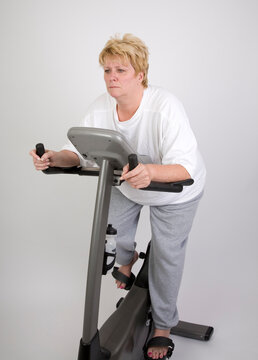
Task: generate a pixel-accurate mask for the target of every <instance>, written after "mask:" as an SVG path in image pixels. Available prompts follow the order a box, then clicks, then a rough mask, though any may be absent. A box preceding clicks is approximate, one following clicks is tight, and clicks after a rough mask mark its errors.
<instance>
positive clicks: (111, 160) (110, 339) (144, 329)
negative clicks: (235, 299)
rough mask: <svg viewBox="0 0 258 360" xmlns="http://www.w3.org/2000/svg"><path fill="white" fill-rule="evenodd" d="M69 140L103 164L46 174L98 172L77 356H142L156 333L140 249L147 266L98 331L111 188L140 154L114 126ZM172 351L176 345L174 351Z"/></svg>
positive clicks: (73, 133) (170, 187)
mask: <svg viewBox="0 0 258 360" xmlns="http://www.w3.org/2000/svg"><path fill="white" fill-rule="evenodd" d="M68 138H69V140H70V141H71V142H72V144H73V145H74V146H75V148H76V149H77V150H78V151H79V153H80V154H81V155H82V157H83V158H84V159H85V160H93V161H94V162H95V163H96V164H97V165H98V166H99V168H84V167H72V168H56V167H52V168H48V169H47V170H43V172H44V173H46V174H61V173H62V174H78V175H81V176H84V175H86V176H98V177H99V179H98V187H97V196H96V203H95V212H94V220H93V226H92V235H91V246H90V253H89V263H88V275H87V286H86V298H85V308H84V323H83V333H82V338H81V340H80V346H79V353H78V360H105V359H110V360H142V359H144V353H143V348H144V346H146V341H147V339H148V337H149V336H150V334H151V325H152V321H151V312H150V305H151V304H150V297H149V292H148V255H149V247H150V246H151V244H149V245H148V249H147V252H146V254H143V253H141V254H140V257H141V258H143V259H144V262H143V265H142V267H141V269H140V271H139V273H138V276H137V277H136V279H135V281H134V283H133V285H132V287H131V289H130V291H128V293H127V295H126V297H125V298H124V299H123V298H122V299H121V300H120V301H119V303H118V304H117V309H116V310H115V311H114V313H113V314H112V315H111V316H110V317H109V318H108V319H107V321H106V322H105V323H104V324H103V326H102V327H101V328H100V330H98V314H99V299H100V289H101V278H102V275H103V274H105V273H106V269H105V264H104V262H103V261H104V258H105V257H104V252H105V238H106V228H107V221H108V210H109V203H110V196H111V189H112V186H120V184H121V182H120V176H121V172H122V169H123V167H124V165H125V164H127V163H128V162H129V168H130V170H132V169H133V168H134V167H135V166H137V164H138V160H139V161H142V162H144V159H142V158H141V156H138V158H137V155H136V154H135V153H134V150H133V149H132V148H131V146H130V145H129V144H128V143H127V141H126V139H125V138H124V136H123V135H122V134H120V133H118V132H116V131H113V130H106V129H98V128H87V127H74V128H71V129H70V130H69V131H68ZM36 151H37V154H38V155H39V156H40V157H41V156H42V155H43V153H44V151H45V150H44V146H43V144H37V145H36ZM192 184H193V180H192V179H188V180H185V181H179V182H173V183H158V182H151V184H150V185H149V186H148V187H147V188H145V189H142V190H143V191H144V190H148V191H166V192H181V191H182V190H183V187H184V186H190V185H192ZM212 333H213V327H211V326H205V325H198V324H192V323H188V322H183V321H179V323H178V325H177V326H176V327H174V328H173V329H172V330H171V334H174V335H179V336H184V337H188V338H193V339H198V340H204V341H207V340H209V339H210V337H211V336H212ZM172 350H173V349H172Z"/></svg>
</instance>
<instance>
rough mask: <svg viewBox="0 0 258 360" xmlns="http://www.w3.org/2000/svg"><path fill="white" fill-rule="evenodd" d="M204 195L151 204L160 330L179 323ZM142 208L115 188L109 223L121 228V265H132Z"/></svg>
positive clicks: (152, 279) (153, 292)
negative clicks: (189, 248) (189, 247)
mask: <svg viewBox="0 0 258 360" xmlns="http://www.w3.org/2000/svg"><path fill="white" fill-rule="evenodd" d="M201 197H202V194H200V195H199V196H197V197H196V198H194V199H193V200H191V201H188V202H185V203H182V204H174V205H164V206H150V223H151V231H152V237H151V250H150V258H149V291H150V297H151V304H152V316H153V321H154V324H155V328H157V329H170V328H172V327H173V326H175V325H177V323H178V320H179V318H178V312H177V306H176V302H177V296H178V291H179V286H180V283H181V278H182V273H183V266H184V259H185V249H186V243H187V239H188V235H189V232H190V230H191V227H192V223H193V219H194V216H195V213H196V210H197V207H198V203H199V200H200V199H201ZM141 209H142V205H139V204H137V203H134V202H133V201H131V200H129V199H128V198H126V197H125V196H124V195H123V194H122V193H121V192H120V191H119V190H118V189H116V188H114V187H113V189H112V195H111V202H110V208H109V220H108V223H111V224H112V225H113V227H115V228H116V229H117V235H118V236H117V259H116V260H117V262H118V264H120V265H127V264H129V263H130V261H131V260H132V258H133V255H134V251H135V241H134V239H135V233H136V229H137V224H138V220H139V216H140V212H141Z"/></svg>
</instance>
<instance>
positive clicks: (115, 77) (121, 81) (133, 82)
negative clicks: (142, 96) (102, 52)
mask: <svg viewBox="0 0 258 360" xmlns="http://www.w3.org/2000/svg"><path fill="white" fill-rule="evenodd" d="M103 68H104V80H105V83H106V87H107V91H108V92H109V94H110V95H111V96H113V97H114V98H115V99H117V100H119V99H122V98H123V97H130V96H134V95H135V93H136V92H137V91H142V89H143V86H142V80H143V73H139V74H137V75H136V74H135V70H134V68H133V67H132V65H131V64H130V63H127V62H124V61H122V60H121V59H120V58H119V57H107V58H106V61H105V63H104V67H103Z"/></svg>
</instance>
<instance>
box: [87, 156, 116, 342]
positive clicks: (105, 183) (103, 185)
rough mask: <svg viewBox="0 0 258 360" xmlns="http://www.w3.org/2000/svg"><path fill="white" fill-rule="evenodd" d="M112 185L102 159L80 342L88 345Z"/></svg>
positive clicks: (110, 172) (95, 315) (92, 330)
mask: <svg viewBox="0 0 258 360" xmlns="http://www.w3.org/2000/svg"><path fill="white" fill-rule="evenodd" d="M112 184H113V168H112V166H111V165H110V163H109V161H108V160H106V159H103V162H102V166H101V169H100V174H99V181H98V189H97V197H96V203H95V212H94V221H93V226H92V234H91V247H90V254H89V265H88V276H87V288H86V299H85V308H84V323H83V335H82V341H83V343H84V344H87V343H89V342H90V341H91V340H92V338H93V337H94V336H95V334H96V332H97V326H98V315H99V299H100V288H101V277H102V265H103V256H104V247H105V236H106V227H107V221H108V210H109V203H110V196H111V188H112Z"/></svg>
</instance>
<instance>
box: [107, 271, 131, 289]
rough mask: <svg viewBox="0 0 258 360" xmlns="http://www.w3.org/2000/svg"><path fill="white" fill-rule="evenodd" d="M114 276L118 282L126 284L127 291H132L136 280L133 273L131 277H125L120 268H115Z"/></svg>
mask: <svg viewBox="0 0 258 360" xmlns="http://www.w3.org/2000/svg"><path fill="white" fill-rule="evenodd" d="M112 276H113V277H114V278H115V279H116V280H118V281H121V282H122V283H124V284H125V285H126V286H125V288H124V289H125V290H130V289H131V287H132V285H133V283H134V280H135V275H134V274H133V273H131V275H130V277H128V276H126V275H124V274H122V273H121V271H119V270H118V267H116V266H115V267H114V269H113V271H112Z"/></svg>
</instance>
